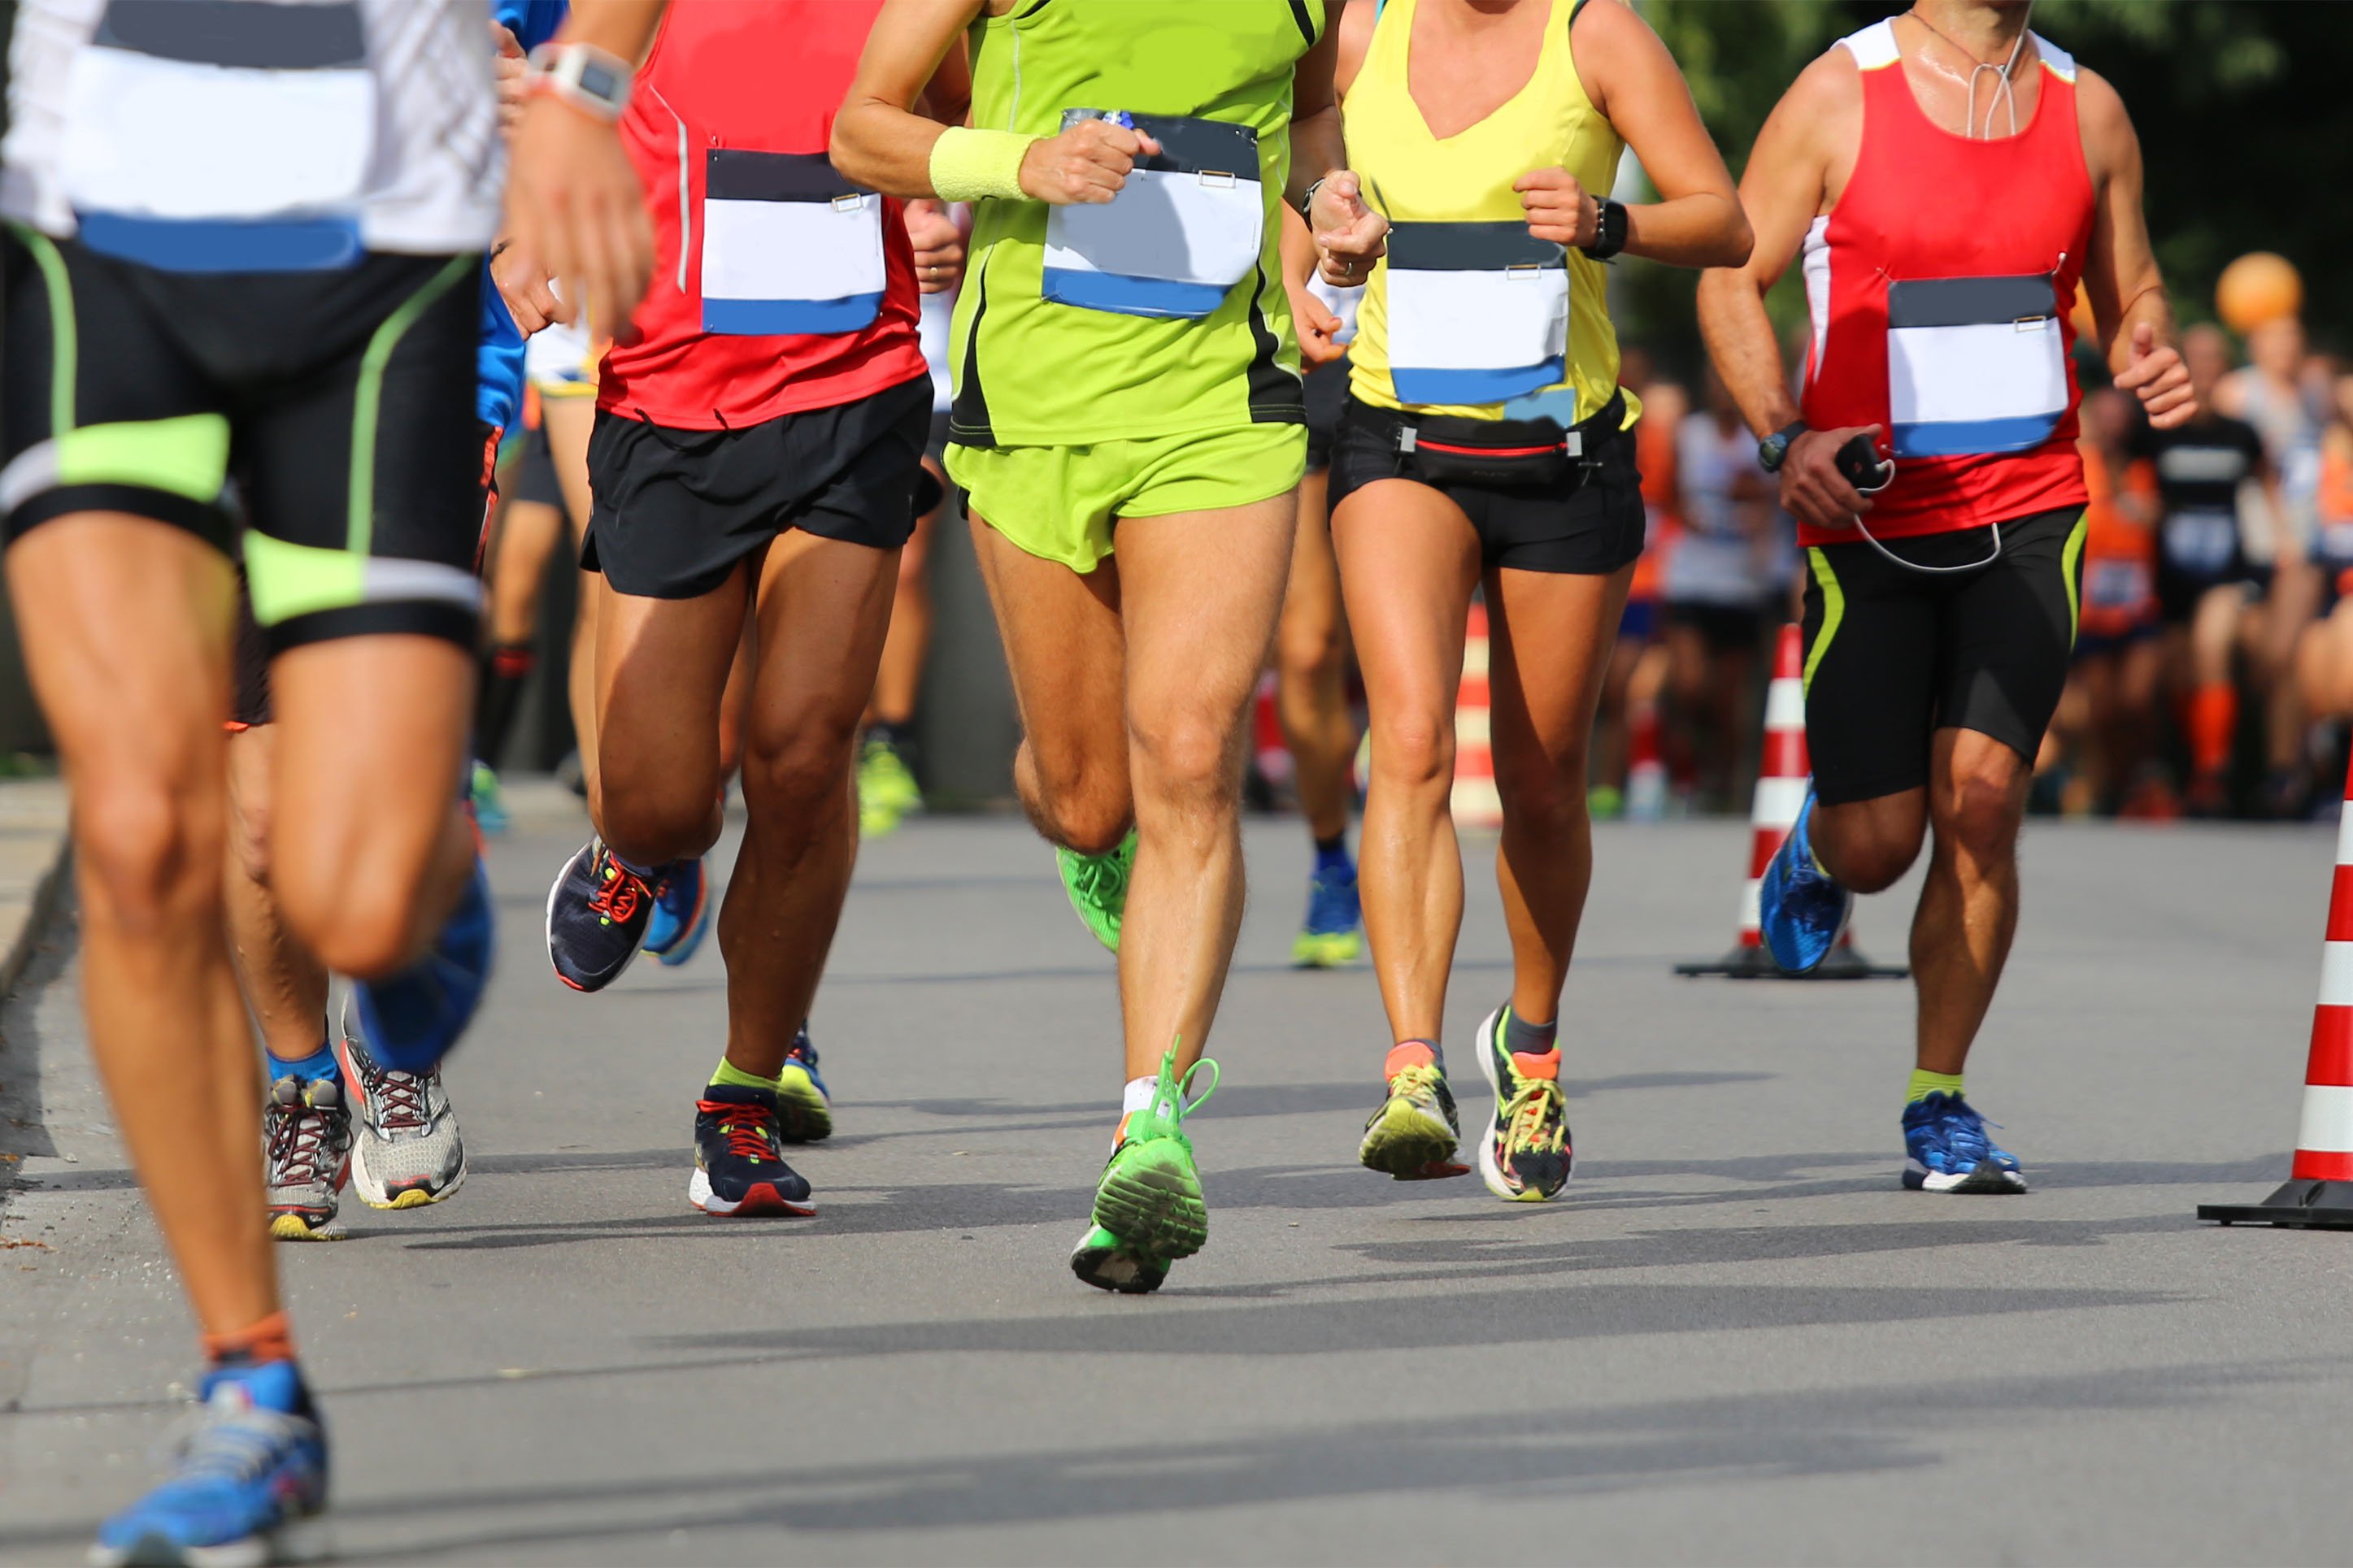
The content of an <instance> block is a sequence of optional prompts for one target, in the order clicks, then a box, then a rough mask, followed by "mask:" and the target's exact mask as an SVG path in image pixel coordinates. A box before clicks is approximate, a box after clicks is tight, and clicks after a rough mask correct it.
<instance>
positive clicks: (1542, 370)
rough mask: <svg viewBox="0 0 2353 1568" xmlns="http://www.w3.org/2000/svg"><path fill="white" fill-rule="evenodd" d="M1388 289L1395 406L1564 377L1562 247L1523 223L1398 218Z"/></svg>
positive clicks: (1476, 399)
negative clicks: (1407, 220)
mask: <svg viewBox="0 0 2353 1568" xmlns="http://www.w3.org/2000/svg"><path fill="white" fill-rule="evenodd" d="M1388 339H1389V341H1388V350H1389V382H1390V384H1391V385H1393V386H1394V387H1395V388H1396V389H1397V395H1398V402H1400V403H1407V404H1436V403H1453V404H1484V403H1501V402H1504V400H1506V399H1507V398H1513V397H1517V396H1519V395H1521V394H1523V393H1528V392H1535V391H1536V390H1537V389H1539V388H1541V387H1546V386H1557V385H1558V384H1560V383H1561V382H1562V381H1563V380H1564V379H1566V377H1567V374H1568V371H1567V354H1568V253H1567V251H1566V250H1564V249H1562V248H1561V247H1559V246H1557V245H1555V244H1554V243H1552V242H1551V241H1550V240H1545V239H1538V238H1536V237H1535V236H1533V235H1531V234H1530V233H1528V229H1527V225H1525V224H1521V223H1400V224H1398V225H1396V226H1393V227H1391V228H1390V230H1389V241H1388Z"/></svg>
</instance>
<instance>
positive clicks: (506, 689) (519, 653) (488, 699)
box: [474, 642, 539, 767]
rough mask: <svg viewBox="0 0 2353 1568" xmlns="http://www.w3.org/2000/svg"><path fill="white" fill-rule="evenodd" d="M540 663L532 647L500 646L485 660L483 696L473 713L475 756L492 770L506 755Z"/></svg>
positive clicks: (494, 648) (507, 644) (516, 644)
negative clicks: (526, 690)
mask: <svg viewBox="0 0 2353 1568" xmlns="http://www.w3.org/2000/svg"><path fill="white" fill-rule="evenodd" d="M538 662H539V658H538V656H537V655H536V654H535V653H533V651H532V646H531V644H529V643H522V642H510V643H501V644H499V645H498V646H497V647H493V648H492V649H491V651H490V652H489V653H487V654H485V655H484V656H483V658H482V694H481V697H480V700H479V701H478V702H477V703H476V705H475V710H474V755H476V756H477V757H480V759H481V760H482V761H484V762H486V763H490V764H491V766H493V767H495V766H497V765H498V760H499V758H500V757H501V756H502V755H504V754H505V752H506V749H507V736H508V734H509V733H510V732H511V731H512V730H513V729H514V721H515V712H516V710H518V709H519V708H521V707H522V689H523V687H524V685H525V684H527V683H528V682H529V681H530V679H531V672H532V669H533V667H534V666H535V665H537V664H538Z"/></svg>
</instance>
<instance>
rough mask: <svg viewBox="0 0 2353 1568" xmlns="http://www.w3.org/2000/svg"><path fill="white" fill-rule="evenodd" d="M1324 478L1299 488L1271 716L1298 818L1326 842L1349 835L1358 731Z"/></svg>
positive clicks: (1316, 476)
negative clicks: (1287, 756) (1285, 750)
mask: <svg viewBox="0 0 2353 1568" xmlns="http://www.w3.org/2000/svg"><path fill="white" fill-rule="evenodd" d="M1329 480H1330V474H1329V473H1328V471H1326V470H1324V469H1317V470H1315V471H1314V472H1312V473H1310V474H1309V475H1308V476H1307V477H1306V478H1305V479H1302V480H1300V481H1299V527H1298V530H1297V532H1296V534H1295V536H1294V538H1293V543H1292V550H1291V578H1290V584H1289V585H1288V587H1286V588H1285V590H1284V592H1283V597H1282V621H1281V623H1280V624H1279V626H1277V628H1276V631H1275V641H1274V673H1275V705H1276V711H1277V713H1278V714H1279V715H1280V717H1281V719H1282V739H1283V744H1284V745H1286V746H1288V747H1289V748H1290V749H1291V759H1292V762H1293V765H1294V767H1295V768H1296V770H1297V771H1296V773H1295V775H1294V778H1295V786H1296V788H1297V790H1298V792H1299V811H1300V815H1301V816H1304V817H1305V818H1306V819H1307V831H1308V832H1309V833H1310V834H1312V835H1313V836H1314V837H1315V839H1316V840H1317V841H1318V842H1320V843H1329V842H1330V841H1332V840H1333V839H1335V838H1338V837H1342V836H1343V835H1344V834H1345V833H1346V832H1347V830H1348V805H1349V802H1350V800H1351V799H1352V798H1353V797H1354V796H1355V795H1356V789H1355V784H1354V781H1353V780H1352V779H1351V778H1350V776H1349V773H1350V770H1351V769H1352V767H1353V765H1354V764H1355V762H1356V724H1355V721H1353V720H1352V719H1351V718H1350V717H1349V714H1348V692H1347V674H1348V626H1347V622H1346V621H1345V619H1344V618H1343V616H1342V614H1341V609H1340V568H1339V563H1338V561H1337V560H1336V558H1335V556H1334V554H1333V551H1332V532H1331V528H1330V525H1329V518H1328V515H1327V514H1326V512H1325V510H1324V492H1325V489H1326V486H1327V484H1328V482H1329Z"/></svg>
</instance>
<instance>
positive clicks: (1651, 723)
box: [1626, 702, 1667, 822]
mask: <svg viewBox="0 0 2353 1568" xmlns="http://www.w3.org/2000/svg"><path fill="white" fill-rule="evenodd" d="M1666 814H1667V764H1666V763H1664V762H1663V761H1662V760H1661V759H1660V756H1659V710H1658V706H1657V705H1656V704H1655V703H1651V702H1643V703H1630V704H1628V706H1627V711H1626V820H1627V821H1629V822H1656V821H1658V820H1659V819H1660V818H1661V817H1662V816H1666Z"/></svg>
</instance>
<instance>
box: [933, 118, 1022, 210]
mask: <svg viewBox="0 0 2353 1568" xmlns="http://www.w3.org/2000/svg"><path fill="white" fill-rule="evenodd" d="M1032 140H1034V138H1031V137H1028V136H1024V135H1022V134H1021V133H1020V132H1018V131H970V130H966V129H965V127H963V126H961V125H952V126H950V127H948V129H946V130H945V131H943V132H940V139H939V140H938V141H936V142H933V143H932V170H931V172H932V189H933V190H934V192H936V193H938V195H939V198H940V200H942V201H944V202H976V201H978V200H980V199H981V198H982V197H983V196H1003V197H1005V198H1007V199H1008V200H1010V201H1017V202H1018V201H1020V200H1021V199H1023V194H1024V193H1023V192H1022V189H1021V160H1022V159H1023V158H1024V157H1026V156H1027V155H1028V154H1029V143H1030V142H1031V141H1032Z"/></svg>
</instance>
